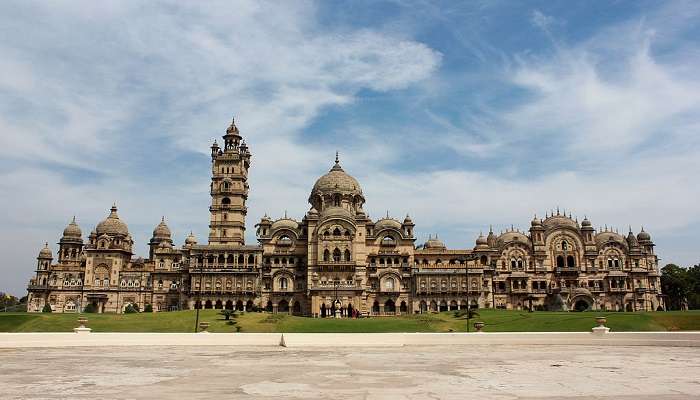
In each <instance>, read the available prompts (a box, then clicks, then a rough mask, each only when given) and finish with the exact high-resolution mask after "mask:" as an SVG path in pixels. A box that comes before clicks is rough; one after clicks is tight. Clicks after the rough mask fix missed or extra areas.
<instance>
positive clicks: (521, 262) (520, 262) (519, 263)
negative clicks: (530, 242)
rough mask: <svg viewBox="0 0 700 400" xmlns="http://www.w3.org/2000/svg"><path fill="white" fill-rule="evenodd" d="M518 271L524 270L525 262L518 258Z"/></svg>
mask: <svg viewBox="0 0 700 400" xmlns="http://www.w3.org/2000/svg"><path fill="white" fill-rule="evenodd" d="M518 269H523V260H522V259H520V258H518Z"/></svg>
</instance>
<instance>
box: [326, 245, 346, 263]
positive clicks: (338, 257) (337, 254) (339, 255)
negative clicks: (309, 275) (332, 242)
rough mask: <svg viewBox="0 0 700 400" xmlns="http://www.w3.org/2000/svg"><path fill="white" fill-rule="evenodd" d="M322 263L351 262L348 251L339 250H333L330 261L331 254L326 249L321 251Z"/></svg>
mask: <svg viewBox="0 0 700 400" xmlns="http://www.w3.org/2000/svg"><path fill="white" fill-rule="evenodd" d="M323 261H325V262H330V261H333V262H341V261H352V257H351V253H350V250H349V249H345V251H342V252H341V251H340V249H339V248H337V247H336V248H335V249H334V250H333V253H332V259H331V252H330V251H329V250H328V249H325V250H323Z"/></svg>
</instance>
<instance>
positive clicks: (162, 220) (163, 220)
mask: <svg viewBox="0 0 700 400" xmlns="http://www.w3.org/2000/svg"><path fill="white" fill-rule="evenodd" d="M160 222H163V223H165V215H163V216H162V217H160Z"/></svg>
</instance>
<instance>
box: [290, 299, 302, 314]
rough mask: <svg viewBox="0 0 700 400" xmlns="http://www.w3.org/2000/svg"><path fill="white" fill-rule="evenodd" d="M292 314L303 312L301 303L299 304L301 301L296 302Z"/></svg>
mask: <svg viewBox="0 0 700 400" xmlns="http://www.w3.org/2000/svg"><path fill="white" fill-rule="evenodd" d="M292 314H294V315H300V314H301V304H299V301H295V302H294V306H293V307H292Z"/></svg>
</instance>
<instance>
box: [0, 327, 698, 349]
mask: <svg viewBox="0 0 700 400" xmlns="http://www.w3.org/2000/svg"><path fill="white" fill-rule="evenodd" d="M282 345H283V346H286V347H295V348H313V347H386V346H396V347H400V346H434V345H465V346H469V345H524V346H546V345H575V346H674V347H700V331H692V332H611V333H607V334H604V335H596V334H594V333H587V332H541V333H540V332H536V333H535V332H533V333H527V332H517V333H511V332H508V333H284V334H281V333H0V348H27V347H109V346H252V347H261V346H262V347H279V346H282Z"/></svg>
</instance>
